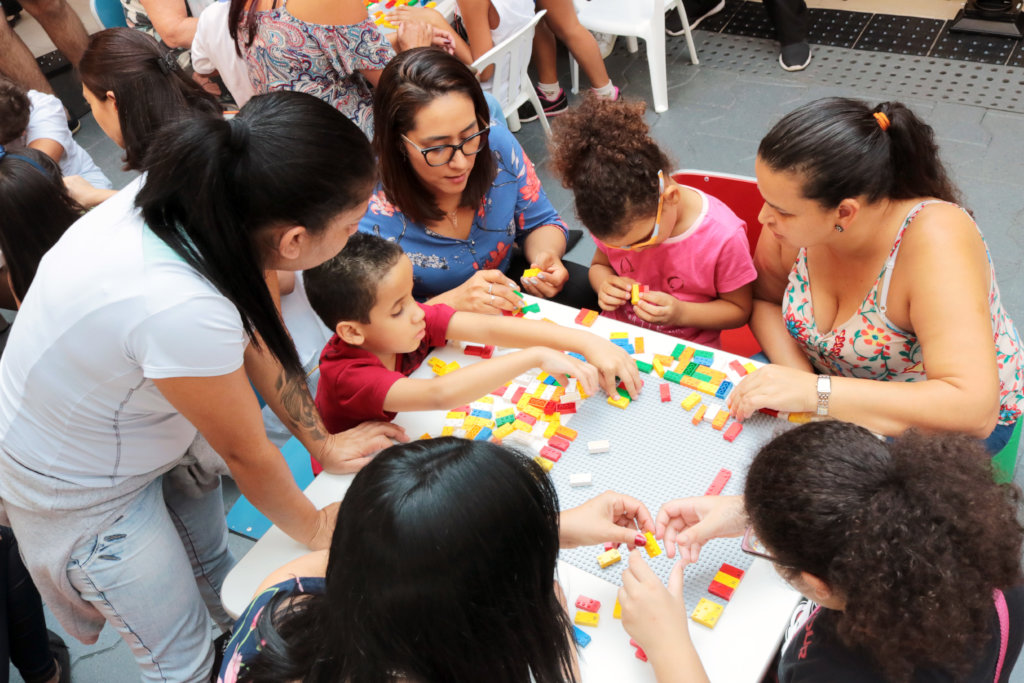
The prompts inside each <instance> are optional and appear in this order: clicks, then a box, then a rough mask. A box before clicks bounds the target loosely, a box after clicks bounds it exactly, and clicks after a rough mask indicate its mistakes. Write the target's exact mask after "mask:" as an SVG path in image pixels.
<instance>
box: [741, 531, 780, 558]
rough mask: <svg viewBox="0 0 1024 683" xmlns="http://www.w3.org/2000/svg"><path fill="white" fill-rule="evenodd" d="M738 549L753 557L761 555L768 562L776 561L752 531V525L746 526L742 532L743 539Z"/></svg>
mask: <svg viewBox="0 0 1024 683" xmlns="http://www.w3.org/2000/svg"><path fill="white" fill-rule="evenodd" d="M740 550H742V551H743V552H745V553H746V554H748V555H753V556H754V557H762V558H764V559H766V560H768V561H769V562H777V560H776V559H775V558H774V557H772V556H771V555H770V554H769V553H768V549H767V548H765V547H764V544H763V543H761V540H760V539H759V538H758V537H757V534H755V533H754V527H752V526H748V527H747V530H746V531H744V532H743V541H742V542H741V543H740Z"/></svg>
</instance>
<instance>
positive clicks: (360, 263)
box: [303, 232, 404, 330]
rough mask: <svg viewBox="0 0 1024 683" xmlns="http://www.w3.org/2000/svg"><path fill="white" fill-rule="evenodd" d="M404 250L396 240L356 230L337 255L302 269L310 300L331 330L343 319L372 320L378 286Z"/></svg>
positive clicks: (363, 321) (362, 321) (366, 321)
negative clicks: (371, 311) (314, 266)
mask: <svg viewBox="0 0 1024 683" xmlns="http://www.w3.org/2000/svg"><path fill="white" fill-rule="evenodd" d="M403 253H404V252H403V251H402V248H401V247H400V246H398V244H397V243H395V242H392V241H390V240H386V239H384V238H383V237H378V236H377V235H370V234H367V233H362V232H357V233H356V234H354V235H352V237H350V238H349V240H348V244H346V245H345V248H344V249H342V250H341V252H339V253H338V255H337V256H335V257H334V258H332V259H329V260H327V261H325V262H324V263H321V264H320V265H319V266H317V267H316V268H310V269H309V270H307V271H305V272H304V273H303V281H304V282H305V285H306V296H307V297H308V298H309V304H310V305H311V306H312V307H313V310H314V311H316V314H317V315H318V316H320V320H322V321H323V323H324V325H327V327H329V328H331V329H332V330H333V329H334V328H335V327H337V325H338V323H340V322H341V321H343V320H353V321H356V322H361V323H368V322H370V310H371V309H372V308H373V307H374V305H375V304H376V303H377V286H378V284H380V281H381V280H383V279H384V277H385V276H386V275H387V274H388V271H390V270H391V269H392V268H394V266H395V264H396V263H398V259H400V258H401V257H402V254H403Z"/></svg>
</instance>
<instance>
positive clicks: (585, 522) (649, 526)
mask: <svg viewBox="0 0 1024 683" xmlns="http://www.w3.org/2000/svg"><path fill="white" fill-rule="evenodd" d="M637 526H639V527H640V529H641V531H651V532H653V531H654V518H653V517H651V513H650V512H649V511H648V510H647V508H646V507H645V506H644V504H643V503H641V502H640V501H639V500H637V499H636V498H634V497H633V496H627V495H625V494H624V493H617V492H615V491H605V492H604V493H602V494H601V495H599V496H597V497H595V498H591V499H590V500H588V501H587V502H586V503H583V505H579V506H577V507H574V508H571V509H569V510H563V511H562V515H561V518H560V522H559V527H558V537H559V542H560V545H561V546H562V547H563V548H575V547H577V546H581V545H596V544H598V543H607V542H609V541H610V542H612V543H625V544H626V545H627V546H641V545H643V544H644V543H646V539H645V538H644V536H643V533H641V531H637Z"/></svg>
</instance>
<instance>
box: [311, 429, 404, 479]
mask: <svg viewBox="0 0 1024 683" xmlns="http://www.w3.org/2000/svg"><path fill="white" fill-rule="evenodd" d="M392 439H395V440H397V441H408V440H409V436H408V435H407V434H406V433H405V430H404V429H402V428H401V427H399V426H398V425H396V424H392V423H390V422H364V423H362V424H361V425H359V426H358V427H353V428H352V429H348V430H346V431H344V432H338V433H337V434H331V435H329V436H328V437H327V438H326V439H324V441H323V446H322V447H321V448H320V453H318V454H317V458H316V459H317V461H318V462H319V463H320V465H321V466H322V467H323V468H324V471H326V472H330V473H332V474H351V473H353V472H358V471H359V470H361V469H363V467H365V466H366V464H367V463H369V462H370V460H371V459H372V458H373V456H374V455H376V454H377V453H378V451H381V450H383V449H385V448H387V447H388V446H391V445H392V444H391V440H392Z"/></svg>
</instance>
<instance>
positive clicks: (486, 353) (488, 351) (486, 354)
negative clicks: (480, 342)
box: [480, 344, 494, 358]
mask: <svg viewBox="0 0 1024 683" xmlns="http://www.w3.org/2000/svg"><path fill="white" fill-rule="evenodd" d="M493 355H494V347H493V346H491V345H490V344H488V345H487V346H485V347H484V349H483V351H481V352H480V357H481V358H490V357H491V356H493Z"/></svg>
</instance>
